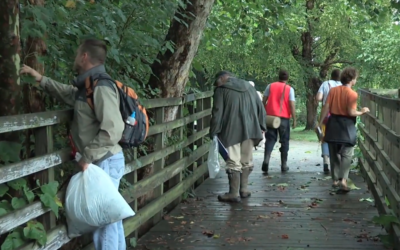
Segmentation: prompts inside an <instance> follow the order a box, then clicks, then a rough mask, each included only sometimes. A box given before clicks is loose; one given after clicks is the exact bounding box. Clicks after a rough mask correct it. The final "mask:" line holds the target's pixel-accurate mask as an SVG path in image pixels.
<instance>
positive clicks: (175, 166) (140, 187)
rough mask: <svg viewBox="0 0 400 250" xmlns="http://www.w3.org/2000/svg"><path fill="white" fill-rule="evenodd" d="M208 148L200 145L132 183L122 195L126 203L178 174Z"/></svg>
mask: <svg viewBox="0 0 400 250" xmlns="http://www.w3.org/2000/svg"><path fill="white" fill-rule="evenodd" d="M208 149H209V147H208V145H203V146H201V147H200V148H198V149H197V150H196V151H194V152H193V154H191V155H190V156H186V157H184V158H182V159H180V160H178V161H177V162H175V163H172V164H171V165H169V166H167V167H164V168H163V169H161V170H160V171H158V172H157V173H154V174H153V175H152V176H150V177H148V178H146V179H144V180H141V181H139V182H137V183H135V184H133V185H132V186H131V187H129V188H128V189H126V190H124V191H123V193H122V195H123V196H124V198H125V200H126V201H127V202H128V203H130V202H132V201H134V200H135V198H137V197H140V196H142V195H144V194H145V193H147V192H148V191H150V190H152V189H153V188H154V187H155V186H156V185H158V184H159V183H164V182H165V181H167V180H169V179H171V178H172V177H174V176H175V175H177V174H179V173H180V172H181V171H182V170H184V169H185V168H187V167H188V166H189V165H190V164H192V163H193V162H195V161H196V160H197V159H199V158H200V157H202V156H203V155H205V154H206V153H207V152H208Z"/></svg>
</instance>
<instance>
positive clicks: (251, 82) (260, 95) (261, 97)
mask: <svg viewBox="0 0 400 250" xmlns="http://www.w3.org/2000/svg"><path fill="white" fill-rule="evenodd" d="M249 83H250V85H251V86H253V87H254V88H255V87H256V86H255V84H254V82H253V81H249ZM256 91H257V95H258V97H259V98H260V100H261V101H262V99H263V94H261V92H260V91H258V90H256Z"/></svg>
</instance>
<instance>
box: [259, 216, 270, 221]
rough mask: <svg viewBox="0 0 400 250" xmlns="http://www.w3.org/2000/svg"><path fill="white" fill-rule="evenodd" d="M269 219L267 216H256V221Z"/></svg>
mask: <svg viewBox="0 0 400 250" xmlns="http://www.w3.org/2000/svg"><path fill="white" fill-rule="evenodd" d="M269 218H271V217H269V216H267V215H259V216H257V220H258V219H269Z"/></svg>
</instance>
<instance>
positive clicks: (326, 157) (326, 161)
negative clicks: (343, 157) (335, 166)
mask: <svg viewBox="0 0 400 250" xmlns="http://www.w3.org/2000/svg"><path fill="white" fill-rule="evenodd" d="M323 157H324V174H329V165H328V162H329V156H327V155H324V156H323Z"/></svg>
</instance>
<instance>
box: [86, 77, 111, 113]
mask: <svg viewBox="0 0 400 250" xmlns="http://www.w3.org/2000/svg"><path fill="white" fill-rule="evenodd" d="M101 80H108V81H110V82H112V83H114V84H115V85H116V86H117V83H116V82H115V81H114V79H112V78H111V77H110V76H109V75H107V74H102V75H100V76H99V77H97V78H96V79H94V78H93V76H88V77H87V78H86V79H85V89H86V102H87V104H88V105H89V107H90V108H91V109H94V100H93V95H94V88H95V87H96V86H97V83H99V81H101ZM117 88H118V86H117ZM117 92H118V90H117Z"/></svg>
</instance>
